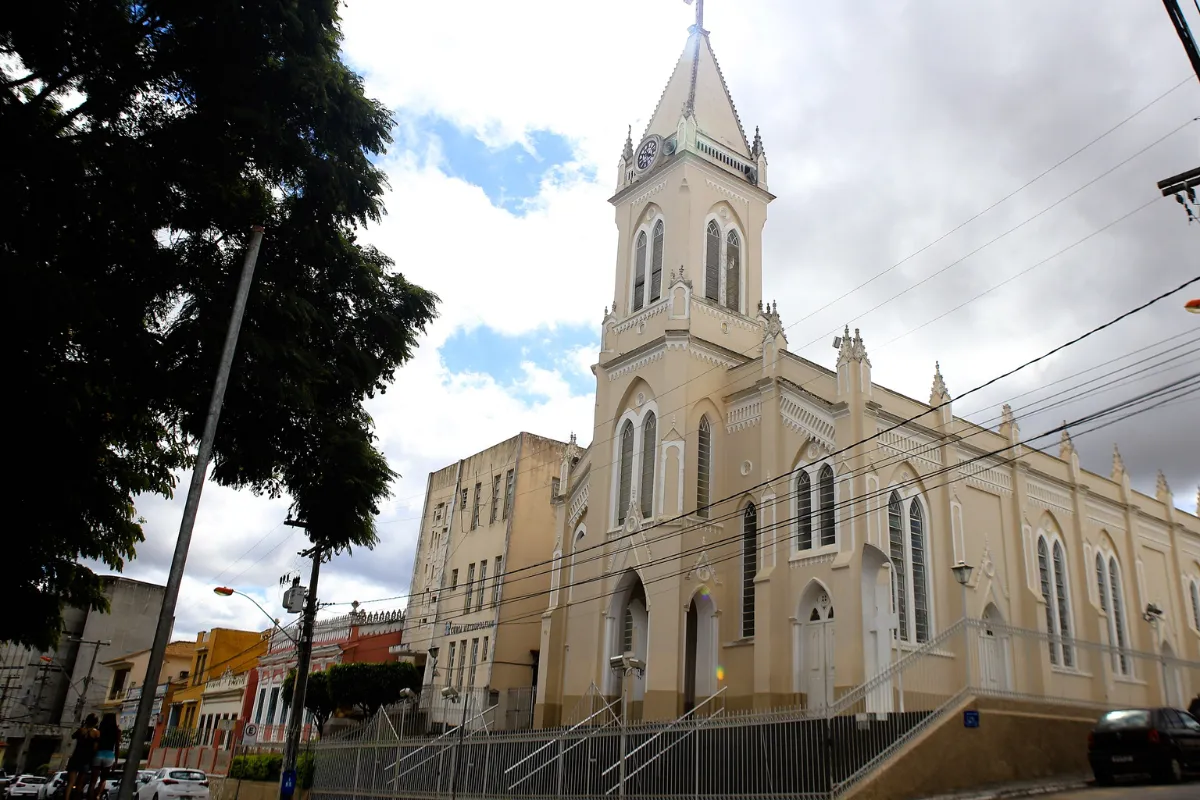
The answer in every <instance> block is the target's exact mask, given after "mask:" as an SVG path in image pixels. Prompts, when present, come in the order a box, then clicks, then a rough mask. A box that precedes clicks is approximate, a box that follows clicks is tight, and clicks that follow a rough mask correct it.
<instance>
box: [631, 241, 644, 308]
mask: <svg viewBox="0 0 1200 800" xmlns="http://www.w3.org/2000/svg"><path fill="white" fill-rule="evenodd" d="M635 253H636V255H635V256H634V273H633V306H632V308H633V310H634V311H637V310H638V309H639V308H641V307H642V303H643V301H644V299H645V295H646V232H645V231H639V232H638V235H637V247H636V248H635Z"/></svg>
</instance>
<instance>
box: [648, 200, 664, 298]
mask: <svg viewBox="0 0 1200 800" xmlns="http://www.w3.org/2000/svg"><path fill="white" fill-rule="evenodd" d="M662 265H663V221H662V220H661V219H660V220H659V221H658V222H656V223H654V243H653V245H652V246H651V249H650V302H651V303H653V302H654V301H655V300H657V299H658V298H659V297H660V296H661V295H662Z"/></svg>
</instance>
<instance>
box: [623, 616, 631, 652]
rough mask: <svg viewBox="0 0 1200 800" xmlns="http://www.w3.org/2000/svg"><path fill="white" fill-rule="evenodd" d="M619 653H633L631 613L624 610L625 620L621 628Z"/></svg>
mask: <svg viewBox="0 0 1200 800" xmlns="http://www.w3.org/2000/svg"><path fill="white" fill-rule="evenodd" d="M621 652H622V653H632V652H633V611H632V610H630V609H629V608H626V609H625V619H624V620H623V624H622V626H621Z"/></svg>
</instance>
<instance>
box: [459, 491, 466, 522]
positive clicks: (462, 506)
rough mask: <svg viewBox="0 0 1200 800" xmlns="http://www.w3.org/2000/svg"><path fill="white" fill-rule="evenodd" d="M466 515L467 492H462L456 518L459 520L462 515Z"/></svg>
mask: <svg viewBox="0 0 1200 800" xmlns="http://www.w3.org/2000/svg"><path fill="white" fill-rule="evenodd" d="M465 513H467V490H466V489H463V490H462V502H461V503H459V504H458V518H459V519H460V520H461V519H462V515H463V514H465Z"/></svg>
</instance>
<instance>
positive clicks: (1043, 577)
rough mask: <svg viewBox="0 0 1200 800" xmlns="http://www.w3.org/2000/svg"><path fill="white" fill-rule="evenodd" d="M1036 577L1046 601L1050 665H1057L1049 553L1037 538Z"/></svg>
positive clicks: (1041, 540)
mask: <svg viewBox="0 0 1200 800" xmlns="http://www.w3.org/2000/svg"><path fill="white" fill-rule="evenodd" d="M1038 577H1039V579H1040V581H1041V589H1042V597H1043V598H1044V599H1045V601H1046V633H1048V634H1049V635H1050V663H1051V664H1057V663H1058V642H1056V641H1055V638H1054V634H1055V632H1056V630H1057V628H1058V626H1057V625H1056V624H1055V614H1054V590H1053V586H1052V583H1051V579H1050V553H1049V550H1048V549H1047V548H1046V540H1045V539H1044V538H1040V537H1039V538H1038Z"/></svg>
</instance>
